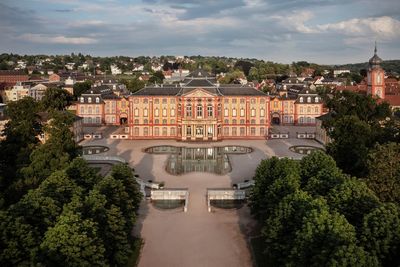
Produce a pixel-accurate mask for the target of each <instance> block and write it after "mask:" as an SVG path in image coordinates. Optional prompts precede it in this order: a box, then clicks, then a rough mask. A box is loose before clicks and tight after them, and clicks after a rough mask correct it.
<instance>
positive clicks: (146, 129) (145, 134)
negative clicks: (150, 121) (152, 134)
mask: <svg viewBox="0 0 400 267" xmlns="http://www.w3.org/2000/svg"><path fill="white" fill-rule="evenodd" d="M143 135H144V136H148V135H149V128H148V127H144V129H143Z"/></svg>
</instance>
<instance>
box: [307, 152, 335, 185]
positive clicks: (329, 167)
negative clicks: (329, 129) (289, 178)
mask: <svg viewBox="0 0 400 267" xmlns="http://www.w3.org/2000/svg"><path fill="white" fill-rule="evenodd" d="M337 170H338V169H337V167H336V162H335V160H334V159H333V158H332V157H330V156H328V155H327V154H326V153H325V152H323V151H318V150H317V151H314V152H313V153H311V154H310V155H308V156H306V157H304V158H303V159H302V160H301V162H300V174H301V179H302V184H303V185H305V184H306V183H307V182H308V179H309V178H311V177H314V176H316V175H317V174H318V173H319V172H321V171H327V172H335V171H337Z"/></svg>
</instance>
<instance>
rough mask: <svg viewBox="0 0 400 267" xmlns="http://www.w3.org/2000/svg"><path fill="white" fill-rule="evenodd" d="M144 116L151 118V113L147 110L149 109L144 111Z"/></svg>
mask: <svg viewBox="0 0 400 267" xmlns="http://www.w3.org/2000/svg"><path fill="white" fill-rule="evenodd" d="M143 116H144V117H147V116H149V111H148V110H147V108H145V109H144V110H143Z"/></svg>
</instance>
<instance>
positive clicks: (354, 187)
mask: <svg viewBox="0 0 400 267" xmlns="http://www.w3.org/2000/svg"><path fill="white" fill-rule="evenodd" d="M326 199H327V201H328V203H329V206H330V207H331V208H332V209H333V210H336V211H337V212H339V213H341V214H343V215H344V216H345V217H346V219H347V220H348V221H349V222H350V223H351V224H352V225H353V226H355V227H356V229H357V230H358V229H360V227H361V225H362V220H363V217H364V215H366V214H368V213H370V212H371V210H373V209H375V208H376V207H378V206H379V205H380V203H379V200H378V198H377V197H376V195H375V194H374V193H373V192H372V191H371V189H369V188H368V186H367V185H366V184H365V183H364V182H362V181H360V180H359V179H357V178H347V179H345V180H344V182H343V183H340V184H338V185H337V186H335V187H334V188H333V189H332V190H331V191H330V192H329V194H328V195H327V196H326Z"/></svg>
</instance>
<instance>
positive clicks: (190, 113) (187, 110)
mask: <svg viewBox="0 0 400 267" xmlns="http://www.w3.org/2000/svg"><path fill="white" fill-rule="evenodd" d="M186 117H192V106H191V105H187V106H186Z"/></svg>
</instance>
